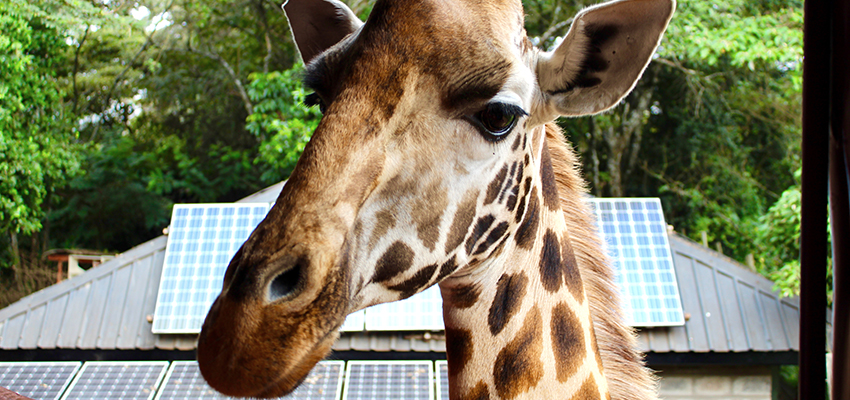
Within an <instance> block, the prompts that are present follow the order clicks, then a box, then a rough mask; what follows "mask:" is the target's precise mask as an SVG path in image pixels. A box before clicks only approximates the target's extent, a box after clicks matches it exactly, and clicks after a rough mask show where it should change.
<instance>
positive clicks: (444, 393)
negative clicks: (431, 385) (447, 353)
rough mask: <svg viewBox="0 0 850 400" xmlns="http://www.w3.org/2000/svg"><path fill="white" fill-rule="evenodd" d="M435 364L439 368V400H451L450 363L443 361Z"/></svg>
mask: <svg viewBox="0 0 850 400" xmlns="http://www.w3.org/2000/svg"><path fill="white" fill-rule="evenodd" d="M434 364H435V366H436V367H437V396H438V397H437V400H449V363H448V361H446V360H442V361H437V362H435V363H434Z"/></svg>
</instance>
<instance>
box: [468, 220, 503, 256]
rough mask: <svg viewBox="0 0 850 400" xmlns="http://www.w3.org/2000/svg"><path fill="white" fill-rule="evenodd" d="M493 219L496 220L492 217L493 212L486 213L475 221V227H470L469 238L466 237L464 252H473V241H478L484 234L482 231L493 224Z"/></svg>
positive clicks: (485, 230)
mask: <svg viewBox="0 0 850 400" xmlns="http://www.w3.org/2000/svg"><path fill="white" fill-rule="evenodd" d="M494 221H496V217H494V216H493V214H487V215H485V216H483V217H481V218H479V219H478V221H477V222H475V228H473V229H472V233H471V234H470V235H469V239H466V254H469V255H472V254H473V253H472V249H473V248H474V246H475V243H478V239H481V237H482V236H484V233H485V232H487V230H488V229H490V227H491V226H493V222H494Z"/></svg>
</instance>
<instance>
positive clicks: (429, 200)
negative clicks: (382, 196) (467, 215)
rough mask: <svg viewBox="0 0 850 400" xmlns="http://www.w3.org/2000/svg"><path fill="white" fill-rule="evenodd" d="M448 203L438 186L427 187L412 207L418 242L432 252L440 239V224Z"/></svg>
mask: <svg viewBox="0 0 850 400" xmlns="http://www.w3.org/2000/svg"><path fill="white" fill-rule="evenodd" d="M448 203H449V199H448V197H447V195H446V191H445V190H444V189H443V188H442V187H441V186H440V185H439V184H438V183H435V184H432V185H429V186H428V187H427V188H426V189H425V191H424V193H422V194H421V196H418V197H416V200H415V201H414V205H413V211H412V213H411V214H412V215H413V222H414V223H415V224H416V229H417V232H418V234H419V240H421V241H422V244H424V245H425V247H427V248H428V249H429V250H431V251H434V249H435V248H436V246H437V239H439V237H440V225H441V224H440V222H441V220H442V217H443V212H444V211H445V209H446V206H447V205H448Z"/></svg>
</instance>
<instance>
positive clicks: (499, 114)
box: [470, 103, 528, 142]
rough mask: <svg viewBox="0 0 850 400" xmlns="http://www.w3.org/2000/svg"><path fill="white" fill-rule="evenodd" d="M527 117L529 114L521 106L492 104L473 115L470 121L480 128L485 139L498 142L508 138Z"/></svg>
mask: <svg viewBox="0 0 850 400" xmlns="http://www.w3.org/2000/svg"><path fill="white" fill-rule="evenodd" d="M525 115H528V114H527V113H526V112H525V111H524V110H523V109H522V108H520V107H519V106H515V105H513V104H505V103H490V104H487V106H486V107H484V109H483V110H481V111H479V112H477V113H475V114H473V115H472V116H471V117H470V120H471V121H472V122H473V123H474V124H475V125H476V126H478V128H480V130H481V133H482V135H483V136H484V138H485V139H487V140H489V141H491V142H498V141H500V140H502V139H504V138H505V137H507V136H508V133H510V132H511V130H513V129H514V127H515V126H516V123H517V121H518V120H519V118H520V117H523V116H525Z"/></svg>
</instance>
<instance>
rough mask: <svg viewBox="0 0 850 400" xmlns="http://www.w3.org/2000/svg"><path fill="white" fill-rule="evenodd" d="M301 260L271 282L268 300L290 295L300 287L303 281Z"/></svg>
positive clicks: (272, 300)
mask: <svg viewBox="0 0 850 400" xmlns="http://www.w3.org/2000/svg"><path fill="white" fill-rule="evenodd" d="M301 270H302V268H301V261H300V260H299V261H298V262H296V263H295V265H293V266H292V268H290V269H288V270H286V271H284V272H282V273H280V274H279V275H278V276H276V277H275V278H274V279H272V281H271V283H269V290H268V300H269V302H274V301H277V300H280V299H282V298H284V297H287V296H289V295H290V294H292V293H293V292H295V291H296V290H297V289H298V286H299V285H298V284H299V282H300V281H301Z"/></svg>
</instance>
